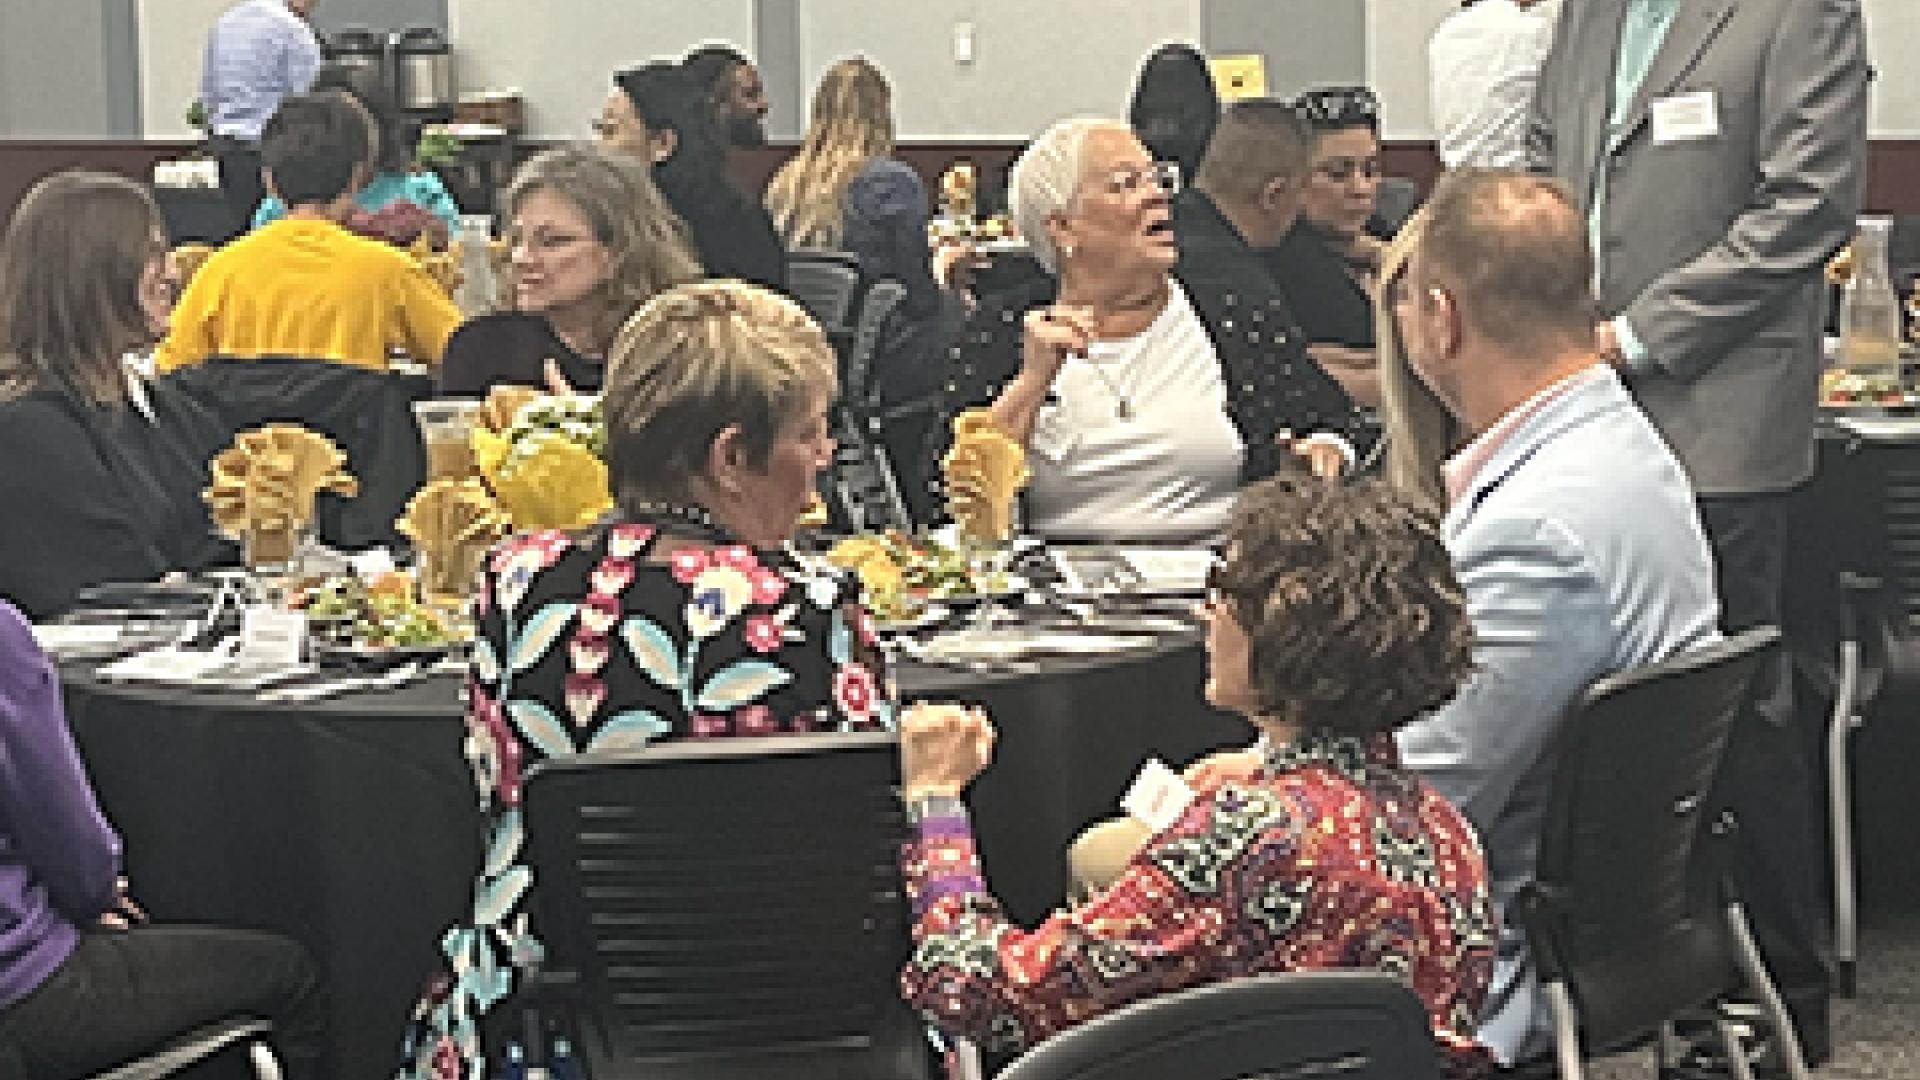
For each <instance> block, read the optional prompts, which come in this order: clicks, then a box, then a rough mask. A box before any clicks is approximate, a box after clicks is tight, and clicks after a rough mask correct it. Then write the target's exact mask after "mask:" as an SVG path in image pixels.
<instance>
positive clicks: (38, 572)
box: [0, 172, 232, 619]
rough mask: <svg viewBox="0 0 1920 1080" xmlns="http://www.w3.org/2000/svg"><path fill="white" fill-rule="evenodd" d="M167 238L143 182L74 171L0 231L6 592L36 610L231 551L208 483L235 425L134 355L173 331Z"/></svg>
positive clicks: (56, 610) (33, 614) (0, 573)
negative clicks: (152, 375)
mask: <svg viewBox="0 0 1920 1080" xmlns="http://www.w3.org/2000/svg"><path fill="white" fill-rule="evenodd" d="M165 236H166V232H165V228H164V226H163V224H162V222H161V218H160V212H159V211H158V210H157V209H156V208H155V207H154V204H153V200H152V199H151V198H150V197H149V196H148V195H147V193H146V192H145V191H144V190H142V189H141V188H140V187H139V185H137V184H134V183H132V182H131V181H128V180H125V179H122V178H120V177H117V176H108V175H105V174H102V173H90V172H66V173H57V174H55V175H53V176H50V177H48V178H47V179H45V180H42V181H41V182H40V183H39V184H37V185H35V186H34V188H33V190H32V191H30V192H28V194H27V197H26V199H25V200H24V201H23V202H21V204H20V207H19V209H18V210H17V211H16V212H15V214H14V218H13V222H12V224H11V225H10V226H9V227H8V229H7V232H6V236H5V238H4V239H0V462H4V463H5V464H4V465H0V521H4V522H5V525H4V527H0V600H8V601H11V602H12V603H13V604H14V605H15V606H17V607H19V608H20V609H21V610H22V611H24V612H26V613H27V615H28V616H29V617H30V618H34V619H43V618H47V617H50V616H54V615H58V614H60V613H61V612H63V611H65V610H67V609H68V608H70V607H72V606H73V603H74V600H75V598H76V596H77V595H78V593H79V592H80V591H81V590H82V589H85V588H87V587H89V586H93V585H98V584H101V583H104V582H110V581H151V580H154V579H156V578H159V577H161V576H162V575H164V574H166V573H168V572H169V571H173V570H195V569H199V568H201V567H204V566H206V565H208V564H210V563H213V562H216V561H219V560H221V559H223V558H228V557H231V555H232V547H231V545H229V544H227V543H225V542H224V541H222V540H220V539H219V538H218V537H217V536H216V534H215V533H214V530H213V525H212V522H211V520H210V519H209V518H208V515H207V510H206V506H205V504H204V503H203V502H202V501H201V494H200V493H201V491H202V490H203V489H204V488H205V487H206V485H207V476H208V474H207V462H208V461H209V460H210V459H211V458H212V457H213V455H214V454H215V453H216V452H217V451H218V450H219V449H220V448H221V447H222V446H223V445H224V444H225V443H226V441H227V440H228V438H229V436H230V434H231V433H230V432H227V431H225V430H224V429H223V428H222V427H221V425H220V423H219V422H218V421H217V420H216V419H215V418H214V417H213V416H212V415H210V414H208V413H207V412H205V411H204V410H203V409H201V408H200V407H199V406H198V405H197V404H196V403H195V402H194V401H192V400H191V399H190V398H188V397H187V396H186V395H184V394H182V393H180V392H179V391H178V390H177V389H176V388H174V387H173V386H171V385H170V384H169V383H167V382H166V381H164V380H162V381H160V382H157V383H149V382H147V381H146V380H145V379H144V378H143V377H140V376H138V375H136V374H134V373H133V372H132V370H131V369H130V368H129V367H128V366H127V365H126V363H125V361H124V360H123V359H122V358H123V357H124V356H126V355H127V354H128V353H130V352H134V351H137V350H140V349H144V348H146V347H148V346H150V345H152V344H153V343H154V342H155V341H157V340H159V338H160V336H161V335H162V334H163V333H165V331H166V326H167V314H168V312H169V311H170V310H171V309H172V306H173V294H174V290H175V288H176V282H175V279H174V278H173V275H172V272H171V270H170V269H169V266H168V261H167V249H166V240H165Z"/></svg>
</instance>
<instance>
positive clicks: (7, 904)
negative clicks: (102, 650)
mask: <svg viewBox="0 0 1920 1080" xmlns="http://www.w3.org/2000/svg"><path fill="white" fill-rule="evenodd" d="M323 1008H324V998H323V996H322V994H321V991H320V986H319V981H318V979H317V978H316V976H315V974H314V971H313V965H312V964H311V962H310V961H309V960H308V959H307V956H306V953H305V952H304V951H303V950H302V949H301V948H300V946H298V945H296V944H294V943H293V942H292V941H289V940H287V939H286V938H282V937H278V936H276V935H273V934H266V933H260V932H257V931H251V930H225V929H218V928H214V927H197V926H154V925H151V924H148V923H147V921H146V916H145V915H144V913H142V912H141V910H140V908H139V907H138V906H137V905H135V904H134V902H133V900H132V899H131V898H130V896H129V894H128V892H127V882H126V879H125V878H123V877H121V876H120V837H119V835H118V834H117V833H115V832H114V830H113V826H111V825H109V824H108V823H107V820H106V818H105V816H104V815H102V814H101V812H100V806H99V804H98V803H97V802H96V801H95V800H94V797H93V788H92V787H91V786H90V785H89V784H88V782H87V776H86V773H85V771H84V770H83V768H82V766H81V763H80V755H79V753H78V751H77V750H76V749H75V747H74V743H73V736H72V735H71V734H70V733H69V732H68V730H67V720H66V714H65V712H64V710H63V708H62V706H61V700H60V681H59V679H58V678H56V677H55V675H54V673H53V668H52V666H51V665H50V664H49V663H48V661H47V657H46V655H45V654H44V653H42V652H41V651H40V647H39V645H37V644H36V643H35V641H34V638H33V633H32V631H31V629H30V628H29V626H28V625H27V622H26V620H25V619H24V618H23V617H22V616H21V615H20V612H19V611H18V610H16V609H15V608H14V607H13V606H12V605H10V604H7V603H6V602H4V601H0V1075H7V1076H13V1075H22V1076H31V1077H33V1078H34V1080H66V1078H69V1077H81V1076H91V1075H93V1074H94V1073H96V1072H99V1071H101V1070H103V1069H107V1068H111V1067H113V1066H115V1065H118V1064H120V1063H121V1062H124V1061H126V1060H128V1059H129V1058H133V1057H136V1056H138V1055H140V1054H142V1053H145V1052H147V1051H150V1050H153V1049H155V1048H157V1047H158V1046H160V1045H161V1044H163V1043H164V1042H166V1041H167V1040H168V1039H170V1038H172V1037H174V1036H176V1035H180V1034H183V1033H185V1032H187V1031H191V1030H193V1029H194V1028H197V1027H200V1026H203V1025H205V1024H209V1023H212V1022H214V1021H217V1020H221V1019H224V1018H227V1017H231V1016H240V1015H245V1016H258V1017H262V1018H264V1019H267V1020H271V1021H272V1022H273V1025H274V1032H273V1035H272V1036H271V1038H272V1042H273V1046H274V1049H275V1050H276V1052H277V1053H278V1054H279V1055H280V1059H281V1063H282V1065H283V1066H284V1068H285V1074H286V1076H287V1077H288V1080H315V1078H318V1077H320V1076H321V1075H322V1072H321V1063H320V1057H321V1053H322V1045H323V1037H324V1024H325V1021H324V1019H323V1015H324V1014H323Z"/></svg>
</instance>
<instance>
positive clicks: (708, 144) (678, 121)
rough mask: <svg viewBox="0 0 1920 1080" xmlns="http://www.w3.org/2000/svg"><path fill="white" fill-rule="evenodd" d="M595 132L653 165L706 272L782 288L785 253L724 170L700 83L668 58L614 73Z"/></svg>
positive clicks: (764, 214)
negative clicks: (611, 85) (657, 62)
mask: <svg viewBox="0 0 1920 1080" xmlns="http://www.w3.org/2000/svg"><path fill="white" fill-rule="evenodd" d="M613 82H614V91H613V93H611V94H610V95H608V97H607V103H606V106H605V107H604V108H603V109H602V110H601V113H600V120H599V122H598V123H597V124H595V126H594V127H595V132H596V134H597V135H598V136H599V138H600V142H601V144H602V145H604V146H608V147H612V148H614V149H617V150H622V151H625V152H626V153H629V154H633V155H635V156H637V157H639V158H640V159H641V160H643V161H647V162H649V163H651V164H652V165H653V182H654V183H655V184H657V185H658V186H659V188H660V194H662V195H665V196H666V197H667V202H668V204H669V205H671V206H672V207H673V212H674V213H676V214H679V215H680V219H681V220H682V221H684V222H686V223H687V231H688V233H690V234H691V235H692V237H693V246H694V249H695V252H696V253H697V254H698V255H699V256H700V264H701V265H702V266H704V267H706V269H707V276H708V277H715V278H734V279H737V280H740V281H747V282H752V283H753V284H756V285H765V286H767V287H768V288H770V289H784V288H785V287H786V280H787V260H786V252H785V250H784V249H783V248H782V247H781V246H780V238H779V236H778V235H776V234H775V232H774V229H773V221H772V219H771V218H769V217H768V216H767V212H766V211H765V210H763V209H761V207H760V205H759V204H758V203H756V202H754V201H753V200H752V199H749V198H747V197H746V196H745V195H743V194H741V193H740V189H739V188H737V187H735V186H734V184H733V181H732V180H731V179H730V178H729V177H728V176H727V151H726V147H724V146H723V145H721V143H720V133H719V132H718V130H716V129H715V127H714V125H713V122H712V119H711V118H710V116H709V114H708V112H707V111H706V109H705V108H704V103H703V100H702V98H701V96H700V91H699V89H698V88H697V87H696V86H695V85H694V84H693V81H692V80H691V79H689V78H688V77H687V76H686V74H685V73H684V72H682V71H681V70H680V69H678V68H676V67H674V66H673V65H672V64H664V63H662V64H648V65H646V66H645V67H639V68H634V69H632V70H630V71H623V72H621V73H619V74H618V75H615V76H614V77H613Z"/></svg>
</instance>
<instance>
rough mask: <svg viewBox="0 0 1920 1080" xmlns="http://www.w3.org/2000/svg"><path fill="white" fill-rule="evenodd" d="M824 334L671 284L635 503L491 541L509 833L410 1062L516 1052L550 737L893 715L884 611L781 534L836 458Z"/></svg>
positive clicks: (436, 985) (598, 745)
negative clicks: (576, 523)
mask: <svg viewBox="0 0 1920 1080" xmlns="http://www.w3.org/2000/svg"><path fill="white" fill-rule="evenodd" d="M833 371H834V366H833V354H832V352H831V350H830V348H829V346H828V344H827V341H826V338H825V337H824V336H823V335H822V334H821V332H820V330H819V329H818V328H817V327H816V326H815V325H814V324H813V323H812V321H811V320H809V319H808V318H807V316H806V315H805V314H804V313H803V312H802V311H801V310H800V309H799V308H798V307H796V306H794V305H793V304H792V303H790V302H788V301H786V300H784V299H782V298H780V297H777V296H775V295H773V294H772V293H769V292H765V291H763V290H761V289H758V288H755V287H752V286H747V285H741V284H739V283H713V284H700V285H689V286H683V287H681V288H679V289H675V290H673V291H671V292H668V293H665V294H663V295H661V296H660V297H658V298H656V299H655V300H654V301H652V302H651V303H650V304H648V305H647V307H646V308H644V309H643V310H642V311H641V312H640V314H639V315H637V316H635V318H634V321H633V322H632V323H631V324H629V325H628V327H627V328H626V330H625V331H623V332H622V334H621V335H620V338H619V340H617V341H616V342H615V344H614V347H613V349H612V351H611V352H610V354H609V356H608V364H607V384H606V385H607V389H606V397H605V402H604V410H605V413H606V417H607V464H608V473H609V477H610V480H611V483H612V485H613V490H614V497H615V502H616V504H617V506H618V510H617V511H616V513H615V515H614V518H615V520H613V521H610V522H608V523H605V524H602V525H600V526H597V527H595V528H593V529H589V530H587V531H585V532H583V533H578V534H567V533H558V532H540V533H528V534H523V535H521V536H517V537H515V538H513V539H512V540H509V541H508V542H506V543H505V544H504V545H502V546H501V547H500V548H499V549H497V550H496V551H495V552H494V553H493V556H492V559H491V561H490V565H489V566H488V567H487V568H486V571H485V573H484V574H483V575H482V581H481V585H480V591H479V595H478V598H477V600H476V612H477V623H478V639H477V641H476V642H475V645H474V651H473V661H472V666H471V670H470V673H469V676H468V680H467V754H468V757H469V759H470V760H471V761H472V763H473V768H474V779H475V782H476V785H477V786H478V788H479V796H480V809H481V812H482V814H483V815H484V816H485V820H486V829H487V849H486V859H485V862H484V866H483V868H482V870H481V873H480V876H479V879H478V880H477V881H476V882H475V885H474V893H473V906H472V909H471V911H470V912H469V913H468V914H467V916H466V917H465V918H464V919H462V921H461V922H460V923H458V924H457V925H455V926H454V927H452V928H451V929H449V930H448V931H447V933H446V935H445V936H444V937H443V938H442V939H441V950H442V952H443V954H444V959H445V961H446V970H445V972H443V973H442V974H441V975H440V976H439V977H437V978H436V979H435V980H434V981H433V983H432V985H431V986H430V988H429V990H428V992H427V994H426V996H425V997H423V998H422V1000H421V1002H420V1004H419V1005H418V1007H417V1009H416V1012H415V1022H414V1025H413V1028H412V1030H411V1031H410V1032H409V1034H408V1039H407V1044H406V1047H405V1064H404V1066H403V1067H402V1070H401V1072H400V1076H402V1077H405V1078H432V1080H471V1078H480V1077H485V1076H488V1075H490V1074H491V1073H492V1071H493V1070H494V1069H497V1068H498V1067H499V1064H500V1061H501V1056H500V1055H501V1053H502V1051H503V1047H502V1045H500V1044H499V1042H498V1041H496V1039H495V1037H494V1032H495V1030H496V1029H498V1030H501V1031H510V1030H511V1028H512V1024H511V1023H505V1024H502V1023H501V1021H503V1020H509V1021H510V1020H511V1018H510V1017H504V1016H502V1017H496V1018H489V1013H490V1012H492V1011H493V1010H495V1009H496V1008H497V1007H498V1006H499V1005H500V1004H501V1003H502V1002H503V1001H505V1000H506V999H507V998H508V997H509V996H510V995H511V994H512V993H513V992H514V990H515V988H516V987H517V986H518V984H519V979H520V974H521V972H522V971H523V970H524V968H525V967H526V966H527V965H528V964H529V963H530V962H532V961H534V960H536V959H538V957H539V956H540V955H541V945H540V941H539V937H538V929H537V927H535V926H533V925H532V924H531V923H530V914H529V907H530V905H529V900H530V895H531V890H532V889H533V887H534V882H533V878H532V870H531V868H530V867H528V866H527V865H526V863H525V862H524V852H523V850H522V845H523V834H522V823H521V818H520V796H521V780H522V777H524V776H525V775H526V772H527V770H528V769H529V768H531V767H532V766H533V765H534V764H536V763H538V762H540V761H543V760H546V759H548V758H552V757H559V756H563V755H568V754H578V753H591V752H595V751H605V750H630V749H633V748H636V747H640V746H644V745H646V744H647V743H649V742H651V741H652V740H654V739H657V738H678V737H691V738H713V737H721V736H731V735H770V734H775V733H779V732H789V731H827V730H852V729H862V728H873V727H879V726H890V725H891V723H892V719H893V717H892V705H891V703H890V701H889V700H888V698H887V695H886V693H885V691H884V690H883V688H882V678H883V672H882V671H881V668H880V663H879V659H878V651H877V650H876V649H875V647H874V639H873V636H872V633H871V631H870V630H869V629H868V626H867V621H866V617H865V614H864V612H863V611H862V609H861V608H860V606H859V604H858V602H857V597H856V596H855V595H854V593H853V591H852V589H851V587H850V586H849V585H847V584H846V583H844V582H843V581H841V580H838V579H833V578H824V577H813V576H809V575H807V574H805V573H803V572H802V571H801V570H800V569H799V568H798V567H797V566H795V565H794V564H792V562H791V561H790V560H788V559H787V558H786V557H785V556H784V555H782V554H780V551H781V548H782V545H783V544H784V543H785V541H786V540H787V539H788V537H789V536H790V534H791V533H792V531H793V528H794V525H795V522H796V521H797V519H798V518H799V517H800V515H801V514H802V513H803V512H804V511H805V510H806V508H807V506H808V504H809V502H810V500H811V498H812V494H813V490H814V479H815V477H816V475H817V474H818V473H819V471H820V469H822V468H823V467H825V466H826V464H827V463H828V460H829V458H830V457H831V455H832V451H833V444H832V441H831V439H830V438H829V437H828V435H827V420H826V409H827V403H828V402H829V401H830V400H831V399H832V396H833V390H834V386H833V380H834V377H833Z"/></svg>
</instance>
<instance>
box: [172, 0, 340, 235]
mask: <svg viewBox="0 0 1920 1080" xmlns="http://www.w3.org/2000/svg"><path fill="white" fill-rule="evenodd" d="M313 4H314V0H243V2H242V3H238V4H235V5H233V6H232V7H230V8H228V9H227V10H226V12H225V14H223V15H221V16H220V18H219V19H218V20H217V21H216V22H215V23H214V24H213V30H212V32H211V33H209V34H208V35H207V50H206V56H205V58H204V60H203V61H202V65H201V72H200V107H201V108H202V109H203V110H204V111H205V112H206V117H207V134H209V135H210V136H212V138H213V152H214V156H215V157H216V158H217V159H219V162H220V188H221V190H222V191H223V192H224V193H225V195H226V197H227V203H228V205H229V206H231V207H232V208H233V210H234V231H236V232H238V231H239V230H240V229H242V228H245V227H246V223H247V222H248V221H249V220H251V219H252V217H253V208H254V207H255V206H258V205H259V204H260V196H261V193H262V190H261V186H260V130H261V128H262V127H263V126H264V125H265V124H266V122H267V119H268V118H269V117H271V116H272V115H273V111H274V110H275V109H276V108H278V107H279V106H280V102H281V101H282V100H283V99H285V98H286V97H287V96H289V95H291V94H304V93H306V92H307V88H308V87H310V86H312V85H313V79H314V76H315V75H317V74H318V73H319V71H320V44H319V42H318V41H316V40H314V36H313V29H312V27H310V26H308V25H307V17H308V14H309V13H310V12H311V11H312V10H313Z"/></svg>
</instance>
